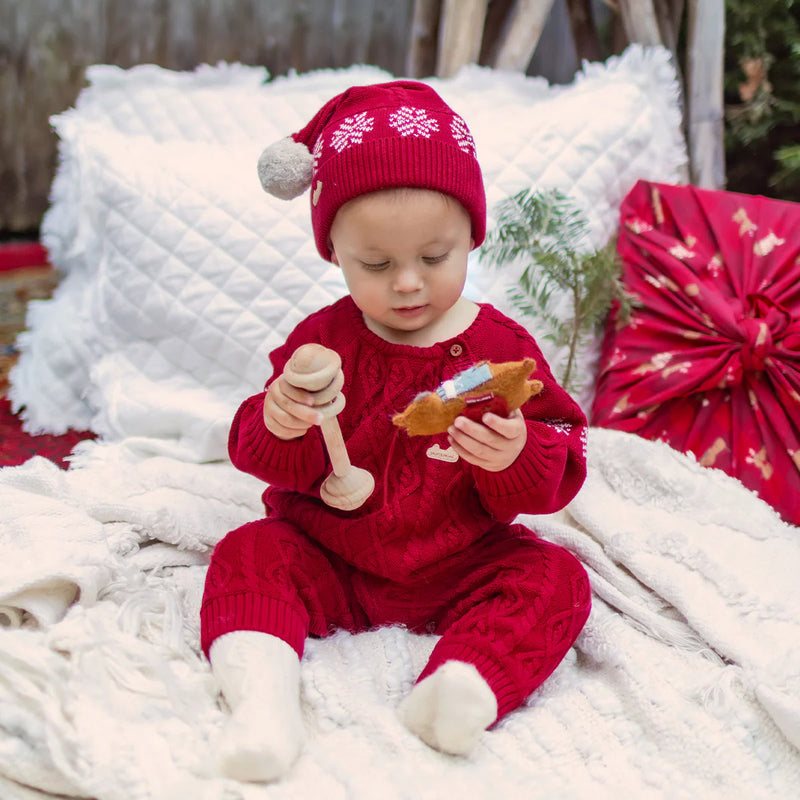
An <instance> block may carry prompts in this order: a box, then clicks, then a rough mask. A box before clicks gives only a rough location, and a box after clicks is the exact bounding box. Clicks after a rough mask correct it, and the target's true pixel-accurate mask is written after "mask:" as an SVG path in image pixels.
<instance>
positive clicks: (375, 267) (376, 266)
mask: <svg viewBox="0 0 800 800" xmlns="http://www.w3.org/2000/svg"><path fill="white" fill-rule="evenodd" d="M361 266H362V267H364V269H368V270H372V271H374V272H378V271H380V270H382V269H386V267H388V266H389V262H388V261H381V262H379V263H377V264H376V263H372V262H370V261H362V262H361Z"/></svg>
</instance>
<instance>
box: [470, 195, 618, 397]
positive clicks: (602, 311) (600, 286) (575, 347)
mask: <svg viewBox="0 0 800 800" xmlns="http://www.w3.org/2000/svg"><path fill="white" fill-rule="evenodd" d="M495 211H496V214H497V226H496V227H495V228H494V229H493V230H491V231H490V232H489V234H488V235H487V237H486V240H485V241H484V243H483V245H482V247H481V252H482V254H483V256H484V257H485V258H486V259H487V261H488V262H489V263H491V264H493V265H494V266H495V267H504V266H509V265H511V264H512V263H516V262H518V261H519V262H521V263H522V264H524V268H523V271H522V273H521V275H520V277H519V279H518V282H517V284H516V285H512V286H511V287H509V290H508V291H509V297H510V299H511V301H512V303H513V305H514V307H515V308H517V309H518V310H519V311H520V312H522V313H523V314H525V315H529V316H535V317H538V318H540V319H542V320H544V322H545V323H546V324H547V326H548V328H549V329H550V330H551V333H549V334H548V335H547V338H548V339H549V340H550V341H552V342H553V343H554V344H555V345H556V346H557V347H563V346H567V347H568V357H567V362H566V366H565V368H564V372H563V374H562V375H560V376H558V378H559V381H560V382H561V384H562V385H563V386H564V387H565V388H566V389H567V390H569V391H577V390H578V389H579V388H580V376H577V375H575V374H574V373H575V359H576V357H577V355H578V353H579V352H580V350H581V348H582V347H583V346H585V344H586V343H587V341H588V340H589V339H590V338H591V337H592V336H593V335H594V334H595V333H596V332H597V331H598V330H599V329H600V328H601V327H602V325H603V323H604V322H605V320H606V317H607V315H608V311H609V309H610V308H611V305H612V303H613V302H616V303H618V304H619V307H620V314H621V317H622V319H623V320H624V319H627V317H628V315H629V313H630V309H631V306H632V304H633V301H632V298H631V297H630V296H629V295H628V294H627V293H626V292H625V290H624V288H623V286H622V283H621V281H620V263H619V259H618V257H617V253H616V242H615V241H611V242H609V243H608V244H607V245H606V246H605V247H603V248H602V249H600V250H595V251H591V250H589V249H588V247H587V242H586V240H587V237H588V233H589V224H588V221H587V220H586V218H585V217H584V216H583V214H582V213H581V212H580V211H579V210H578V209H577V208H576V207H575V205H574V203H573V201H572V200H570V199H569V198H567V197H566V196H565V195H563V194H562V193H561V192H559V191H557V190H544V191H542V190H533V189H526V190H523V191H521V192H518V193H517V194H515V195H513V196H512V197H509V198H507V199H506V200H503V201H501V202H500V203H499V204H498V205H497V207H496V209H495ZM555 294H557V295H558V296H559V297H560V298H563V297H564V296H565V295H566V296H567V297H568V298H569V301H570V302H569V306H570V310H569V313H568V314H567V315H565V314H564V313H563V311H561V310H560V309H559V308H557V306H559V305H563V304H560V303H558V302H554V301H555V297H554V295H555Z"/></svg>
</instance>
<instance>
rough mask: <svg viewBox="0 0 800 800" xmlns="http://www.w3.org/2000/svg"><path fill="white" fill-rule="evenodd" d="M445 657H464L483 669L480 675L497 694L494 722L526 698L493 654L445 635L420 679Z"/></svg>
mask: <svg viewBox="0 0 800 800" xmlns="http://www.w3.org/2000/svg"><path fill="white" fill-rule="evenodd" d="M446 661H462V662H465V663H467V664H472V665H473V666H474V667H475V669H477V670H478V672H480V674H481V677H482V678H483V679H484V680H485V681H486V683H488V684H489V688H490V689H491V690H492V691H493V692H494V696H495V698H496V699H497V718H496V719H495V722H497V720H499V719H502V718H503V717H504V716H505V715H506V714H508V713H509V712H510V711H513V710H514V709H515V708H517V707H519V706H520V705H521V704H522V703H523V702H524V701H525V700H526V698H525V697H523V696H522V694H521V692H520V690H519V688H518V687H517V686H516V685H515V683H514V682H513V681H512V680H511V678H510V677H509V676H508V674H507V673H506V671H505V670H504V669H503V668H502V667H501V666H500V664H499V663H498V662H497V661H496V660H495V658H494V657H493V656H491V655H489V654H487V653H484V652H481V651H480V650H476V649H475V648H474V647H470V646H469V645H466V644H464V643H463V642H447V641H446V640H444V639H442V640H441V641H440V642H439V644H437V645H436V647H434V649H433V653H431V657H430V660H429V661H428V663H427V664H426V665H425V669H424V670H422V673H421V674H420V676H419V678H417V682H419V681H421V680H422V679H423V678H427V677H428V676H429V675H432V674H433V673H434V672H436V670H437V669H438V668H439V667H441V666H442V664H444V663H445V662H446ZM492 724H494V723H492Z"/></svg>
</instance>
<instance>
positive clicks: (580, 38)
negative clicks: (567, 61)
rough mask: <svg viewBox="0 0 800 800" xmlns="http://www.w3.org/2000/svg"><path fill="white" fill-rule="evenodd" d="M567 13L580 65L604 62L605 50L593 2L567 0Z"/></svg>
mask: <svg viewBox="0 0 800 800" xmlns="http://www.w3.org/2000/svg"><path fill="white" fill-rule="evenodd" d="M567 13H568V14H569V24H570V28H571V29H572V39H573V41H574V42H575V55H577V57H578V63H581V62H582V61H584V60H586V61H602V60H603V48H602V46H601V44H600V36H599V34H598V33H597V26H596V25H595V21H594V16H593V14H592V3H591V0H567Z"/></svg>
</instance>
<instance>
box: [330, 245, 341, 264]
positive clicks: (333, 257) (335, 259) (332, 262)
mask: <svg viewBox="0 0 800 800" xmlns="http://www.w3.org/2000/svg"><path fill="white" fill-rule="evenodd" d="M328 249H329V250H330V251H331V264H336V266H337V267H341V264H339V259H338V258H337V257H336V251H335V250H334V249H333V243H332V242H331V241H330V239H329V240H328Z"/></svg>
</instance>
